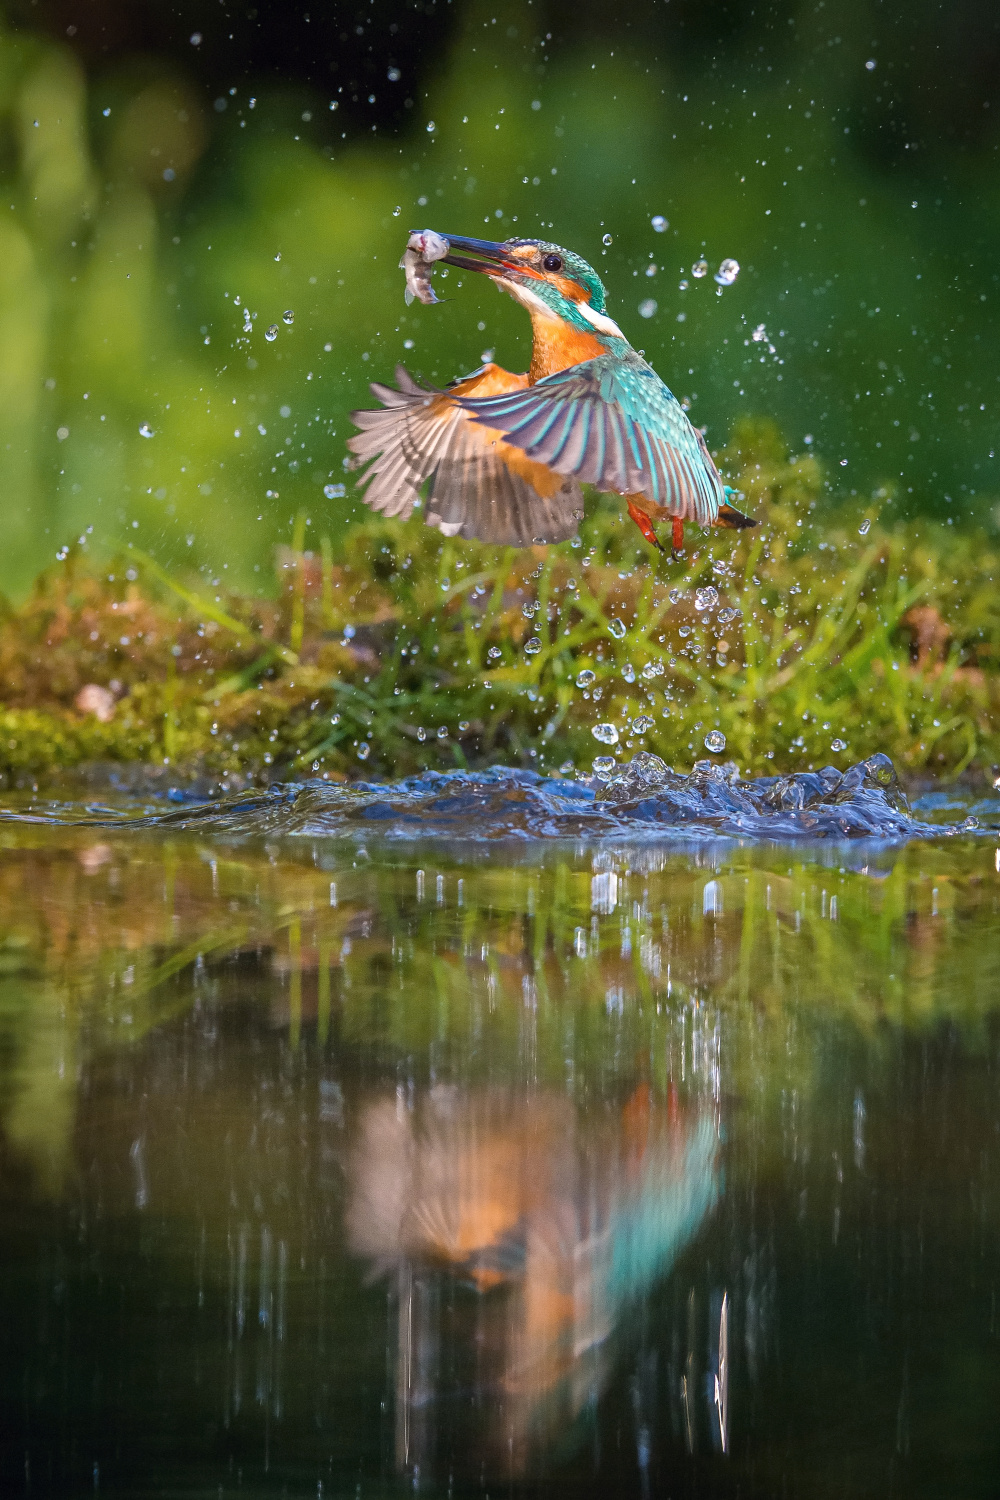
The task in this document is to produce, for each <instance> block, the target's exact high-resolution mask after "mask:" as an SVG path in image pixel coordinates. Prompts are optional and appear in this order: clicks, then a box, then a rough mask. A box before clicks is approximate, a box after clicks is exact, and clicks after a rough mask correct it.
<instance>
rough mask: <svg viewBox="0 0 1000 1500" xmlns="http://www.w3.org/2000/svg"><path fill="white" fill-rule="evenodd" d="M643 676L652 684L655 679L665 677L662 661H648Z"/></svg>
mask: <svg viewBox="0 0 1000 1500" xmlns="http://www.w3.org/2000/svg"><path fill="white" fill-rule="evenodd" d="M642 675H643V677H644V678H645V679H646V681H647V682H652V680H653V678H654V677H662V676H663V663H662V661H648V662H647V663H646V665H645V666H644V667H643V669H642Z"/></svg>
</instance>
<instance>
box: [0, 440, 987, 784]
mask: <svg viewBox="0 0 1000 1500" xmlns="http://www.w3.org/2000/svg"><path fill="white" fill-rule="evenodd" d="M722 457H723V462H724V464H725V467H726V469H727V471H728V472H729V473H730V474H731V476H732V478H733V480H734V482H736V483H737V484H739V486H740V487H741V489H742V491H743V492H744V493H745V494H746V496H747V501H746V503H747V505H748V507H749V508H750V509H751V510H752V511H753V512H754V514H755V515H756V516H757V517H758V518H759V520H760V523H761V524H760V526H759V528H758V529H757V530H755V531H752V532H749V533H743V534H740V535H738V536H735V537H734V536H733V535H732V534H728V533H724V534H722V535H716V534H712V535H711V537H710V538H709V539H706V538H704V537H702V536H698V535H696V534H693V533H692V534H691V536H690V537H689V543H688V557H687V560H686V562H685V563H684V564H680V563H674V562H671V561H668V560H666V559H659V558H657V557H653V556H651V555H650V553H649V552H648V550H643V551H641V552H640V551H637V550H636V543H635V541H634V538H633V532H632V528H631V526H630V524H629V523H628V522H627V521H623V520H622V517H621V514H620V511H619V508H618V507H617V505H615V504H613V503H612V502H610V501H602V502H600V503H599V504H598V507H597V510H596V512H595V513H594V514H593V515H592V516H591V518H590V519H589V520H588V521H587V522H586V523H585V524H584V528H583V538H582V542H581V544H580V545H579V546H578V547H573V546H571V545H569V544H563V545H561V546H559V547H551V548H538V549H531V550H530V551H527V552H521V553H518V552H514V551H512V550H508V549H501V548H488V547H482V546H479V545H478V544H474V543H462V542H457V541H455V540H448V539H442V538H441V537H440V536H439V535H438V534H437V533H436V532H435V531H433V530H432V529H431V528H428V527H424V526H421V525H420V524H419V523H418V522H416V521H415V522H412V523H410V524H407V525H400V524H384V523H381V522H378V521H374V520H373V521H371V522H369V523H368V524H366V525H365V526H362V527H358V528H356V529H355V530H354V531H353V532H352V533H350V534H349V535H348V538H347V540H346V542H345V544H344V546H343V548H342V549H341V551H340V553H339V557H338V561H336V562H334V561H333V560H332V553H331V549H330V547H329V545H328V544H326V543H324V546H323V547H322V548H321V549H320V551H319V552H318V553H317V552H315V551H308V550H304V541H305V536H306V529H305V516H304V513H301V514H300V516H299V520H298V523H297V526H296V532H295V538H294V540H295V541H296V544H297V545H296V546H295V547H294V548H293V549H291V550H289V551H287V552H285V553H283V554H281V556H280V558H279V574H278V577H279V585H280V588H281V593H280V597H279V599H278V600H277V601H276V602H270V601H266V600H260V599H250V598H246V597H241V596H238V595H223V594H221V593H209V594H206V592H205V590H204V586H203V585H201V584H197V585H190V584H189V583H188V582H187V581H186V580H184V579H181V578H178V577H175V576H173V575H172V574H170V573H169V572H167V571H165V570H164V569H163V568H162V567H161V566H160V565H159V564H157V563H155V562H154V561H153V560H152V559H149V558H147V557H145V555H144V554H142V553H140V552H137V551H133V552H132V553H131V554H129V553H126V554H124V556H123V557H122V558H120V559H119V561H118V562H117V563H116V564H115V565H114V566H113V567H112V569H111V572H110V574H108V575H103V574H101V575H99V574H97V573H96V572H94V571H92V570H90V569H89V568H87V567H86V566H85V564H84V562H83V560H82V559H81V558H79V557H77V556H73V555H71V557H70V559H68V560H67V561H66V562H65V563H63V564H61V565H60V566H59V568H58V569H56V570H53V571H52V572H50V573H49V574H47V575H46V576H45V577H44V578H43V579H42V580H40V582H39V584H38V587H37V589H36V591H35V594H34V595H33V597H32V598H31V600H29V602H28V603H27V604H26V605H25V606H23V607H22V608H21V609H20V610H18V611H16V612H12V613H9V614H8V616H7V618H6V620H5V621H4V622H3V623H2V625H0V669H2V674H3V679H4V682H5V684H6V694H5V707H4V709H3V711H2V712H0V768H2V769H4V770H6V771H7V772H8V773H15V774H16V773H26V772H27V773H32V774H34V773H37V772H40V771H45V770H47V769H49V768H52V767H65V766H72V765H75V764H79V763H80V762H82V761H86V760H90V759H109V760H126V761H127V760H132V761H148V762H151V763H154V764H162V763H163V762H164V761H165V760H166V761H167V762H168V763H169V764H170V765H171V766H177V765H180V766H181V767H184V766H187V767H191V768H194V767H195V766H199V767H201V768H202V769H205V770H207V771H209V772H212V773H219V774H232V773H236V772H246V773H250V774H260V773H265V772H266V773H267V774H274V772H273V771H272V770H270V769H269V768H272V767H273V768H276V769H280V770H281V771H282V773H283V774H291V775H293V776H303V775H327V776H332V777H334V778H340V777H342V776H344V775H345V774H348V775H349V774H352V773H353V774H359V773H362V772H363V774H365V775H369V776H370V775H372V774H375V775H377V776H386V775H393V774H397V775H398V774H403V773H407V772H412V771H415V770H417V769H419V768H422V767H436V768H439V769H446V768H448V767H455V766H459V767H462V766H466V765H474V764H482V763H484V762H486V763H490V762H494V761H502V762H505V763H514V764H522V765H525V766H534V767H536V768H538V769H549V770H552V769H555V768H557V767H559V766H561V765H562V764H563V763H564V762H566V761H570V762H572V763H573V764H575V765H576V766H577V767H578V768H581V769H584V770H589V767H590V762H591V760H592V759H593V757H594V755H595V754H597V753H603V751H604V746H602V745H600V744H599V743H598V742H597V741H596V740H595V739H594V738H593V736H592V734H591V730H592V728H593V727H594V726H595V725H596V724H597V723H608V724H612V725H613V726H614V727H615V731H616V732H617V734H618V736H619V743H618V748H617V751H616V753H617V754H619V755H620V756H623V757H627V756H628V753H629V752H630V751H634V750H637V749H639V748H646V749H651V750H655V751H656V752H657V753H659V754H660V755H662V756H663V757H664V759H666V760H667V761H669V762H671V763H673V764H676V765H679V766H681V767H684V766H685V765H690V763H691V762H692V761H693V760H695V759H697V758H698V757H700V756H701V755H703V753H704V752H703V741H704V737H705V735H706V733H707V732H708V731H709V730H711V729H719V730H721V731H722V732H723V734H724V735H725V736H726V740H727V754H729V755H731V756H733V757H734V758H735V759H736V760H737V761H738V762H739V764H740V765H741V767H742V768H743V769H744V770H745V771H753V772H761V771H774V770H781V769H791V770H796V769H806V768H807V767H809V766H815V765H824V764H828V763H830V762H833V763H834V764H839V765H841V766H846V765H847V764H848V763H850V762H851V761H854V760H857V759H860V758H862V757H863V756H865V755H869V754H871V753H873V752H874V751H876V750H881V751H883V752H885V753H887V754H889V755H890V756H892V757H893V759H894V760H896V762H897V764H898V765H899V766H900V767H901V768H902V769H904V770H907V769H908V770H911V771H918V770H925V769H931V770H937V771H942V772H945V773H954V772H957V771H960V770H962V769H964V768H965V767H966V766H969V765H971V764H978V765H981V766H984V765H989V764H990V763H992V762H993V761H995V760H1000V734H998V732H997V729H996V707H997V696H998V681H1000V679H998V676H997V667H998V665H1000V611H998V608H997V604H996V596H995V591H994V590H993V588H992V585H991V584H990V582H989V578H990V575H991V572H992V568H993V565H994V562H995V561H998V559H996V558H995V557H994V553H993V552H992V551H991V550H990V549H989V546H988V544H987V542H986V540H985V538H983V537H982V536H979V537H977V536H973V535H971V534H965V533H959V534H956V533H954V532H953V531H952V530H951V529H950V528H947V527H941V528H938V530H937V531H936V532H935V533H934V534H933V535H932V536H931V535H928V532H927V529H926V527H925V528H924V530H923V531H922V532H917V531H916V530H915V529H914V528H912V527H909V526H906V525H900V524H897V525H895V526H885V525H883V524H881V523H880V521H879V519H878V516H877V509H876V507H872V511H871V513H870V514H869V516H868V520H869V522H870V525H869V526H868V528H867V529H866V530H865V532H864V534H863V535H861V534H859V530H858V528H857V525H856V520H855V519H853V518H852V520H851V522H850V523H849V524H845V521H844V518H843V517H842V516H839V515H838V514H832V515H829V516H827V517H823V514H822V499H821V487H820V475H819V471H818V468H817V465H816V464H815V461H814V460H813V459H811V458H794V457H793V458H789V457H788V456H787V454H786V453H785V451H784V449H783V447H782V445H781V443H780V441H779V440H778V439H777V437H776V436H775V434H774V433H773V431H771V430H770V429H769V428H760V427H753V426H745V427H743V428H741V429H739V430H738V431H737V433H736V435H735V437H734V440H733V443H732V445H731V446H730V448H729V449H727V450H726V451H725V453H724V454H723V456H722ZM807 531H808V540H803V538H805V536H806V532H807ZM817 533H821V534H822V537H823V540H822V542H820V543H817V542H816V540H815V539H816V536H817ZM706 588H714V589H715V590H716V591H717V595H718V598H717V601H715V602H713V603H711V604H710V606H709V607H708V608H705V609H699V607H698V605H699V602H702V601H703V600H704V598H705V596H704V595H701V596H699V594H698V592H697V591H698V590H699V589H706ZM731 614H732V615H733V618H729V616H730V615H731ZM616 618H617V619H620V620H621V622H622V623H623V625H624V627H625V631H624V636H623V637H622V638H621V639H618V638H617V636H616V634H615V633H614V630H613V629H612V625H611V622H612V621H614V620H615V619H616ZM615 628H616V629H617V627H615ZM529 642H530V646H531V649H530V650H529V649H528V646H529ZM584 669H587V670H588V671H591V672H593V674H594V681H593V682H592V683H590V684H589V685H585V686H583V687H578V686H577V677H578V676H579V674H580V672H581V671H582V670H584ZM88 683H96V684H98V685H103V686H108V685H110V686H111V688H112V690H113V692H114V693H115V694H116V695H117V698H118V702H117V706H116V707H115V710H114V716H113V717H112V718H111V719H110V720H109V721H108V722H105V723H101V722H98V720H97V719H96V718H95V717H94V716H93V714H90V713H86V712H82V711H80V710H78V709H77V708H75V707H74V702H75V700H76V697H77V695H78V693H79V691H80V689H81V688H83V687H84V685H86V684H88ZM82 706H84V707H85V704H83V705H82ZM637 720H641V721H644V723H640V726H639V729H638V730H637V729H635V728H634V727H633V726H634V725H635V723H636V721H637ZM838 741H839V742H844V748H842V749H836V750H835V749H834V748H833V745H834V744H835V742H838Z"/></svg>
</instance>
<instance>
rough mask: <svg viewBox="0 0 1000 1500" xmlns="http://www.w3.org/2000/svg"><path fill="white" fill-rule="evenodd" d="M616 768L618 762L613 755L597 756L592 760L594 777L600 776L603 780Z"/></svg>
mask: <svg viewBox="0 0 1000 1500" xmlns="http://www.w3.org/2000/svg"><path fill="white" fill-rule="evenodd" d="M617 767H618V762H617V761H616V760H615V758H614V756H613V755H598V756H595V758H594V775H595V776H601V777H603V778H604V779H605V780H606V779H607V777H609V776H610V775H611V773H612V772H613V771H615V770H617Z"/></svg>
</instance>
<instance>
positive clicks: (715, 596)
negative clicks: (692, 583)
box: [694, 584, 719, 609]
mask: <svg viewBox="0 0 1000 1500" xmlns="http://www.w3.org/2000/svg"><path fill="white" fill-rule="evenodd" d="M718 602H719V592H718V590H717V589H713V588H712V586H711V584H709V586H708V587H707V588H704V589H695V591H694V607H695V609H714V608H715V606H716V605H717V604H718Z"/></svg>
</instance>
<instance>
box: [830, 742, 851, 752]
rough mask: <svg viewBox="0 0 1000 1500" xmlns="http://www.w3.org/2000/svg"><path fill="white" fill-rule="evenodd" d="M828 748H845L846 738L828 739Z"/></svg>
mask: <svg viewBox="0 0 1000 1500" xmlns="http://www.w3.org/2000/svg"><path fill="white" fill-rule="evenodd" d="M830 749H831V750H846V749H847V741H846V740H831V741H830Z"/></svg>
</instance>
